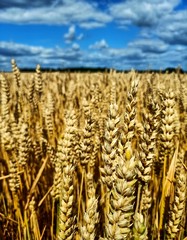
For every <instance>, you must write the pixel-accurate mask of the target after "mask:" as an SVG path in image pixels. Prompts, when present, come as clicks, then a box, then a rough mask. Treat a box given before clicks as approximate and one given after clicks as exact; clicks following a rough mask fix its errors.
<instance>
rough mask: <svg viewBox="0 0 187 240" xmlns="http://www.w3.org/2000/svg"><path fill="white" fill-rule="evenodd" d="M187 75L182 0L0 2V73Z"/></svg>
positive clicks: (186, 10) (186, 11) (186, 13)
mask: <svg viewBox="0 0 187 240" xmlns="http://www.w3.org/2000/svg"><path fill="white" fill-rule="evenodd" d="M12 58H14V59H15V60H16V62H17V64H18V66H19V67H20V68H35V67H36V65H37V64H38V63H39V64H41V66H42V67H44V68H45V67H51V68H72V67H108V68H116V69H122V70H126V69H132V68H134V69H145V70H146V69H150V68H151V69H165V68H167V67H177V66H179V65H180V66H181V67H182V68H183V69H184V70H187V1H185V0H184V1H182V0H142V1H140V0H115V1H114V0H102V1H99V0H92V1H91V0H90V1H89V0H55V1H53V0H35V1H30V0H1V1H0V71H7V70H10V69H11V65H10V60H11V59H12Z"/></svg>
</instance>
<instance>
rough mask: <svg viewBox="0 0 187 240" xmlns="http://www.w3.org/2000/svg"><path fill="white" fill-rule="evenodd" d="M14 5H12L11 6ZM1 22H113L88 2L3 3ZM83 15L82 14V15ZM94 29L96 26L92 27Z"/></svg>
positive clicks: (26, 0)
mask: <svg viewBox="0 0 187 240" xmlns="http://www.w3.org/2000/svg"><path fill="white" fill-rule="evenodd" d="M11 4H12V5H11ZM0 6H2V7H0V9H1V10H0V22H6V23H21V24H30V23H35V24H36V23H37V24H55V25H64V24H65V25H67V24H75V23H78V24H83V25H82V27H84V24H86V23H88V22H90V21H96V22H98V23H100V24H103V25H105V24H106V23H108V22H110V21H111V20H112V18H111V16H110V15H109V14H108V13H107V12H103V11H101V10H100V9H99V8H97V6H96V5H94V4H91V3H90V2H88V1H84V0H80V1H75V0H69V1H67V0H63V1H55V2H54V1H52V0H50V1H47V0H45V1H42V0H40V1H37V3H36V1H31V2H30V1H28V0H25V1H24V0H16V1H13V0H12V1H11V0H8V1H7V3H5V1H3V3H2V1H1V5H0ZM80 13H81V14H80ZM92 27H94V26H92Z"/></svg>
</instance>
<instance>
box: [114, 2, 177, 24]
mask: <svg viewBox="0 0 187 240" xmlns="http://www.w3.org/2000/svg"><path fill="white" fill-rule="evenodd" d="M179 3H180V0H144V1H141V3H140V1H139V0H127V1H124V2H120V3H113V4H111V5H110V6H109V11H110V14H111V15H112V17H113V18H114V19H116V20H120V22H119V23H120V24H122V25H123V24H124V25H129V24H135V25H137V26H141V27H151V26H153V25H155V24H157V23H158V21H159V20H160V18H162V16H164V15H167V14H168V13H170V12H172V10H173V9H174V7H176V6H177V5H178V4H179Z"/></svg>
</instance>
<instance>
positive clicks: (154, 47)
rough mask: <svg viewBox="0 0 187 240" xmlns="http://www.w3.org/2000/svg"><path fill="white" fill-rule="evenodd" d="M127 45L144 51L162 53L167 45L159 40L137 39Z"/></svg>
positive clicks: (166, 48)
mask: <svg viewBox="0 0 187 240" xmlns="http://www.w3.org/2000/svg"><path fill="white" fill-rule="evenodd" d="M128 46H129V47H134V48H137V49H140V50H141V51H142V52H144V53H164V52H166V51H167V50H168V45H167V44H166V43H164V42H163V41H160V40H154V39H139V40H136V41H133V42H130V43H129V44H128Z"/></svg>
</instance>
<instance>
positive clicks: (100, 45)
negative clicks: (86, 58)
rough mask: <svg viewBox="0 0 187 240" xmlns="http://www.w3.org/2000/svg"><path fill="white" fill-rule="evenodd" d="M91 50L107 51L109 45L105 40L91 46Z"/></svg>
mask: <svg viewBox="0 0 187 240" xmlns="http://www.w3.org/2000/svg"><path fill="white" fill-rule="evenodd" d="M89 48H90V49H105V48H108V44H107V42H106V40H105V39H102V40H100V41H97V42H95V43H94V44H92V45H90V46H89Z"/></svg>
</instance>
